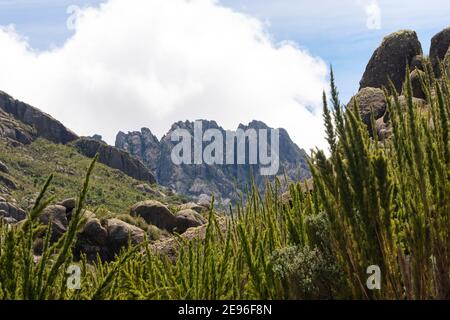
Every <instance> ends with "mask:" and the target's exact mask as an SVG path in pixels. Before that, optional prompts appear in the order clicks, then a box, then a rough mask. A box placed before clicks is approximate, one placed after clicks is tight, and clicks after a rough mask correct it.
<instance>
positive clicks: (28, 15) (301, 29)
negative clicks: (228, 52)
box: [0, 0, 450, 100]
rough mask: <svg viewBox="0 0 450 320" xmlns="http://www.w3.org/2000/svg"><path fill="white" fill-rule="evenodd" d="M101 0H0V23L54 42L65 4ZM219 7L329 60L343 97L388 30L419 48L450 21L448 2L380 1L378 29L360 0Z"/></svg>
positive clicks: (40, 43) (38, 41) (230, 2)
mask: <svg viewBox="0 0 450 320" xmlns="http://www.w3.org/2000/svg"><path fill="white" fill-rule="evenodd" d="M101 2H102V1H101V0H0V25H8V24H14V25H15V26H16V29H17V31H18V32H19V33H20V34H21V35H24V36H26V37H27V38H28V41H29V43H30V44H31V46H32V47H33V48H35V49H37V50H42V49H48V48H52V47H54V46H59V45H61V44H62V43H64V41H65V40H66V39H67V38H68V37H69V36H70V35H71V34H72V32H71V31H70V30H68V29H67V27H66V20H67V16H68V14H67V13H66V10H67V8H68V7H69V6H70V5H78V6H80V7H83V6H89V5H94V6H95V5H98V4H99V3H101ZM219 2H220V3H221V4H223V5H224V6H227V7H230V8H233V9H234V10H236V11H240V12H243V13H247V14H250V15H252V16H255V17H257V18H259V19H261V20H262V21H264V22H265V23H266V24H267V30H268V32H269V33H270V34H271V36H272V37H273V38H274V40H275V41H285V40H289V41H295V42H296V43H297V44H298V45H300V46H301V47H303V48H305V49H307V50H308V51H309V52H311V54H312V55H314V56H319V57H321V58H322V59H324V60H325V61H326V62H327V63H328V64H333V66H334V69H335V73H336V75H337V78H338V83H339V88H340V91H341V94H342V99H343V100H347V99H349V97H351V95H352V94H353V93H354V92H355V91H357V89H358V82H359V80H360V78H361V76H362V73H363V71H364V68H365V66H366V64H367V62H368V60H369V59H370V56H371V54H372V52H373V50H374V49H375V48H376V47H377V45H378V44H379V43H380V41H381V39H382V38H383V37H384V36H385V35H387V34H389V33H390V32H393V31H396V30H399V29H406V28H411V29H414V30H416V31H417V33H418V35H419V38H420V39H421V41H422V45H423V48H424V51H425V52H426V53H427V52H428V50H429V43H430V39H431V37H432V36H433V35H434V34H435V33H437V32H438V31H440V30H442V29H443V28H444V27H446V26H448V25H449V23H450V19H449V18H450V1H446V0H429V1H422V0H419V1H417V0H409V1H406V0H396V1H388V0H386V1H383V0H381V1H379V5H380V7H381V8H382V28H381V29H380V30H369V29H367V27H366V24H365V23H366V16H365V14H364V2H366V3H367V2H368V1H358V0H341V1H332V0H318V1H310V0H220V1H219Z"/></svg>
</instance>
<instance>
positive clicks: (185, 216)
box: [174, 209, 206, 234]
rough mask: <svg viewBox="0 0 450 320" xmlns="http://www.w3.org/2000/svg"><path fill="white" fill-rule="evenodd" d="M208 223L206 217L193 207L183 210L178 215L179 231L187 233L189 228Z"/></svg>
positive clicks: (176, 229) (177, 227)
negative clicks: (192, 208)
mask: <svg viewBox="0 0 450 320" xmlns="http://www.w3.org/2000/svg"><path fill="white" fill-rule="evenodd" d="M204 224H206V219H205V218H203V216H202V215H200V214H199V213H197V212H195V211H194V210H191V209H186V210H181V211H179V212H177V215H176V228H175V230H174V231H176V232H177V233H180V234H182V233H185V232H186V231H187V230H188V229H189V228H196V227H200V226H202V225H204Z"/></svg>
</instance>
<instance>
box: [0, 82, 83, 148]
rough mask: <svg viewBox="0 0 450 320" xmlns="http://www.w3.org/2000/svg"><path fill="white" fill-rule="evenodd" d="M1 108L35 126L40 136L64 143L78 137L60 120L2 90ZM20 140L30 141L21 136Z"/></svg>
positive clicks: (0, 94) (0, 92) (0, 93)
mask: <svg viewBox="0 0 450 320" xmlns="http://www.w3.org/2000/svg"><path fill="white" fill-rule="evenodd" d="M0 109H2V110H3V111H4V112H6V113H8V114H10V115H12V116H13V117H14V118H15V119H17V120H19V121H21V122H23V123H24V124H27V125H29V126H31V127H32V128H34V129H35V131H36V136H38V137H42V138H45V139H47V140H49V141H52V142H54V143H62V144H66V143H68V142H71V141H74V140H76V139H78V136H77V135H76V134H75V133H73V132H72V131H70V130H69V129H67V128H66V127H65V126H64V125H63V124H62V123H61V122H59V121H58V120H55V119H54V118H52V117H51V116H49V115H48V114H46V113H44V112H42V111H40V110H39V109H37V108H35V107H32V106H30V105H28V104H26V103H23V102H21V101H19V100H15V99H14V98H12V97H11V96H9V95H8V94H6V93H4V92H2V91H0ZM19 140H23V141H24V142H28V139H24V137H19ZM20 142H22V141H20Z"/></svg>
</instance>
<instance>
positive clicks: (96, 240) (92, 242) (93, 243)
mask: <svg viewBox="0 0 450 320" xmlns="http://www.w3.org/2000/svg"><path fill="white" fill-rule="evenodd" d="M144 235H145V232H144V231H143V230H142V229H140V228H138V227H135V226H133V225H131V224H129V223H126V222H124V221H122V220H119V219H109V220H106V221H103V222H102V221H100V220H99V219H97V218H89V219H88V220H87V222H86V224H85V225H84V227H83V228H82V230H81V232H80V233H79V234H78V239H77V243H76V245H75V250H74V252H75V256H76V257H77V258H79V257H80V256H81V254H84V255H86V257H87V259H88V261H95V260H96V259H97V256H99V257H100V258H101V259H102V260H104V261H110V260H113V259H114V257H115V255H117V254H119V253H120V250H122V249H123V248H126V247H127V246H128V243H129V242H130V243H131V244H132V245H136V244H139V243H141V242H143V241H144Z"/></svg>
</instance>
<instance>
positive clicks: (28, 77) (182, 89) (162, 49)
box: [0, 0, 327, 149]
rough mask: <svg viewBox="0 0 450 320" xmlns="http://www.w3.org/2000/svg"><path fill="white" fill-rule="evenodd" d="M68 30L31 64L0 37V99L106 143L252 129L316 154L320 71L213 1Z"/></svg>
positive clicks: (15, 44)
mask: <svg viewBox="0 0 450 320" xmlns="http://www.w3.org/2000/svg"><path fill="white" fill-rule="evenodd" d="M72 18H73V17H72ZM70 23H71V25H73V27H74V34H73V36H72V37H70V39H68V40H67V41H66V43H65V44H64V45H63V46H61V47H59V48H55V49H52V50H49V51H40V52H38V51H35V50H33V48H31V47H30V46H29V44H28V42H27V40H26V39H25V38H23V37H21V36H20V35H18V34H17V32H16V31H15V30H14V27H13V26H8V27H5V26H3V27H1V28H0V48H1V50H0V70H1V72H0V90H3V91H6V92H8V93H9V94H11V95H13V96H14V97H16V98H18V99H21V100H23V101H25V102H28V103H30V104H32V105H34V106H36V107H38V108H41V109H42V110H44V111H46V112H48V113H50V114H51V115H52V116H54V117H55V118H57V119H58V120H60V121H62V122H63V123H64V124H65V125H66V126H68V127H69V128H71V129H72V130H74V131H75V132H77V133H78V134H80V135H92V134H94V133H99V134H101V135H103V137H104V138H105V139H106V140H107V141H108V142H109V143H114V139H115V135H116V133H117V132H118V131H119V130H122V131H127V130H138V129H140V128H141V127H144V126H145V127H149V128H150V129H151V130H152V131H153V132H154V133H155V134H157V135H158V136H159V137H161V136H162V135H163V134H164V133H165V132H166V131H167V130H168V129H169V127H170V125H171V124H172V123H173V122H175V121H179V120H195V119H212V120H216V121H217V122H218V123H219V124H221V125H223V126H224V128H225V129H235V128H236V127H237V126H238V124H239V123H246V122H249V121H251V120H253V119H257V120H262V121H264V122H266V123H267V124H268V125H270V126H273V127H283V128H286V129H287V130H288V132H289V133H290V135H291V136H292V138H293V139H294V141H295V142H296V143H297V144H299V146H301V147H304V148H307V149H309V148H313V147H315V146H319V147H322V148H323V147H324V146H325V145H324V139H323V128H322V118H321V92H322V90H324V89H326V88H327V83H326V79H327V67H326V65H325V64H324V62H323V61H322V60H320V59H319V58H315V57H313V56H311V55H310V54H309V53H308V52H307V51H306V50H304V49H301V48H299V47H298V46H297V45H295V44H293V43H290V42H284V43H274V41H273V40H272V39H271V36H270V34H269V33H268V31H267V29H266V26H265V25H264V24H263V23H262V22H261V21H259V20H257V19H255V18H253V17H251V16H248V15H244V14H241V13H238V12H235V11H233V10H231V9H228V8H225V7H223V6H221V5H220V4H219V3H218V2H217V1H214V0H171V1H167V0H109V1H106V2H105V3H104V4H102V5H101V6H99V7H90V8H84V9H82V10H81V11H77V14H76V19H74V20H73V21H71V22H70Z"/></svg>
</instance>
